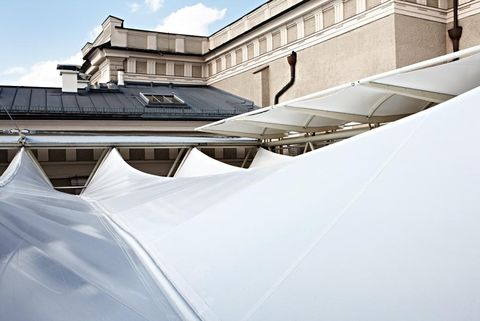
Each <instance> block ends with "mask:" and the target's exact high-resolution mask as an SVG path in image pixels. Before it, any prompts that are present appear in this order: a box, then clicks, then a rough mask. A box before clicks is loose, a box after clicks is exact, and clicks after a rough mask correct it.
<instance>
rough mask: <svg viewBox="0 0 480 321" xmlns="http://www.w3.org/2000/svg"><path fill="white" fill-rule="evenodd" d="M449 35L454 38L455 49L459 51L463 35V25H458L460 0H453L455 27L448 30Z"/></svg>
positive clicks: (453, 45)
mask: <svg viewBox="0 0 480 321" xmlns="http://www.w3.org/2000/svg"><path fill="white" fill-rule="evenodd" d="M448 36H449V37H450V39H452V47H453V51H454V52H455V51H458V50H459V47H460V38H461V37H462V27H461V26H459V25H458V0H453V28H452V29H450V30H448Z"/></svg>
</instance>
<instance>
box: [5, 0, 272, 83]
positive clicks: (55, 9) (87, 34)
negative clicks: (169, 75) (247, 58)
mask: <svg viewBox="0 0 480 321" xmlns="http://www.w3.org/2000/svg"><path fill="white" fill-rule="evenodd" d="M264 2H265V0H235V1H234V0H230V1H227V0H202V1H198V0H101V1H99V0H96V1H94V0H82V1H65V0H43V1H38V0H30V1H8V2H7V1H5V3H2V10H0V26H1V27H0V39H2V50H0V85H5V84H16V85H37V86H38V85H44V86H47V85H48V86H52V85H58V84H59V79H60V78H59V77H58V76H57V74H58V73H57V72H56V71H55V67H54V66H55V65H56V64H57V63H58V62H71V63H73V62H76V61H78V59H79V51H80V49H81V48H82V46H83V45H84V44H85V43H86V42H87V41H91V40H93V38H94V37H95V35H96V32H98V28H99V25H100V24H101V23H102V22H103V20H104V19H105V18H106V17H107V16H108V15H114V16H117V17H120V18H122V19H124V20H125V26H126V27H131V28H139V29H151V30H162V31H170V32H175V31H177V32H188V33H190V32H191V33H196V34H205V33H206V34H211V33H212V32H214V31H216V30H218V29H220V28H221V27H223V26H225V25H227V24H228V23H230V22H232V21H234V20H235V19H237V18H239V17H241V16H242V15H244V14H245V13H247V12H248V11H250V10H252V9H254V8H256V7H257V6H259V5H261V4H262V3H264ZM172 17H176V19H172ZM50 69H53V71H52V70H50Z"/></svg>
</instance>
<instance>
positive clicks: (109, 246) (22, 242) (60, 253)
mask: <svg viewBox="0 0 480 321" xmlns="http://www.w3.org/2000/svg"><path fill="white" fill-rule="evenodd" d="M0 311H1V312H0V315H1V316H0V319H2V320H50V321H51V320H120V319H123V320H158V319H159V316H162V317H161V319H162V320H182V318H181V316H180V315H179V313H178V312H177V310H176V308H174V306H173V305H172V304H171V303H170V298H169V297H167V296H166V295H165V294H164V293H163V291H162V290H161V289H160V288H159V286H157V281H156V280H155V279H154V278H152V276H151V275H150V273H148V272H147V270H146V269H145V267H144V264H143V263H141V262H140V260H139V258H138V257H137V255H136V254H135V253H134V252H133V250H132V249H130V247H128V246H126V243H125V241H123V239H122V238H121V237H120V236H119V235H118V234H117V233H116V232H115V231H114V230H113V229H112V228H111V226H110V225H109V223H108V222H106V217H105V216H103V215H101V214H99V213H98V212H97V211H96V210H95V209H94V208H93V207H92V206H91V205H90V204H89V203H87V202H85V201H83V200H82V199H80V198H78V197H76V196H73V195H68V194H64V193H61V192H57V191H55V190H54V189H53V188H52V186H51V185H50V183H49V182H48V180H47V179H46V178H45V176H44V175H43V173H42V172H41V170H40V169H39V168H38V167H37V165H36V164H35V163H34V161H33V160H32V159H31V158H30V156H29V155H28V154H27V153H26V152H24V151H23V150H22V151H21V152H19V153H18V154H17V156H16V157H15V158H14V160H13V161H12V163H11V164H10V166H9V167H8V169H7V171H5V172H4V174H3V175H2V177H1V179H0Z"/></svg>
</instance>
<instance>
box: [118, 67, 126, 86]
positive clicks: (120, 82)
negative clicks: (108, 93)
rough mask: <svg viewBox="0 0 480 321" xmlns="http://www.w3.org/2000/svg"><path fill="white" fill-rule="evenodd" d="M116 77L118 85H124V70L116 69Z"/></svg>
mask: <svg viewBox="0 0 480 321" xmlns="http://www.w3.org/2000/svg"><path fill="white" fill-rule="evenodd" d="M117 78H118V82H117V83H118V85H119V86H125V71H123V69H119V70H118V74H117Z"/></svg>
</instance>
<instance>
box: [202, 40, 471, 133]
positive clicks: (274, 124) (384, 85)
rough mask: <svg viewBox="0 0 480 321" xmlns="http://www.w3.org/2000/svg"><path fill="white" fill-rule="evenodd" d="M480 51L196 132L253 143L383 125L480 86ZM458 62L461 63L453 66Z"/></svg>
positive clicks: (453, 55) (465, 52)
mask: <svg viewBox="0 0 480 321" xmlns="http://www.w3.org/2000/svg"><path fill="white" fill-rule="evenodd" d="M479 52H480V46H477V47H472V48H469V49H465V50H463V51H460V52H456V53H451V54H448V55H445V56H442V57H438V58H434V59H431V60H428V61H425V62H421V63H418V64H414V65H411V66H407V67H403V68H400V69H397V70H394V71H390V72H387V73H383V74H380V75H376V76H373V77H368V78H366V79H362V80H358V81H354V82H352V83H348V84H345V85H342V86H338V87H336V88H332V89H328V90H323V91H320V92H317V93H313V94H310V95H307V96H304V97H300V98H297V99H294V100H291V101H288V102H284V103H281V104H278V105H275V106H271V107H266V108H262V109H259V110H255V111H252V112H249V113H245V114H242V115H239V116H235V117H231V118H228V119H225V120H222V121H219V122H214V123H212V124H208V125H205V126H202V127H199V128H197V130H199V131H204V132H211V133H217V134H224V135H234V136H243V137H255V138H272V137H278V138H279V137H284V136H287V135H288V134H289V133H292V132H297V133H303V132H320V131H325V130H331V129H337V128H339V126H342V125H344V124H346V123H348V122H360V123H382V122H389V121H393V120H396V119H399V118H402V117H405V116H407V115H410V114H414V113H416V112H419V111H421V110H424V109H425V108H428V107H430V106H432V105H434V104H438V103H441V102H444V101H446V100H448V99H451V98H452V97H455V96H456V95H459V94H462V93H464V92H466V91H468V90H470V89H473V88H475V87H477V86H478V85H480V68H478V67H479V66H480V54H479ZM456 58H460V59H459V60H456V61H453V60H454V59H456Z"/></svg>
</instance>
